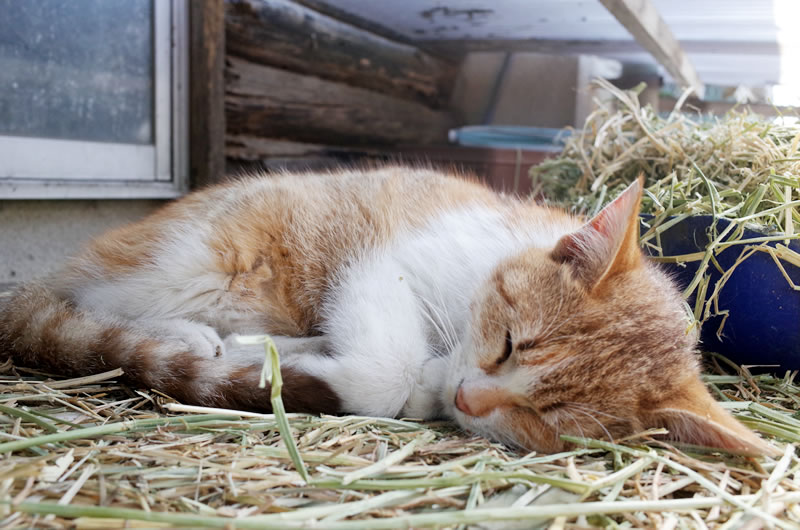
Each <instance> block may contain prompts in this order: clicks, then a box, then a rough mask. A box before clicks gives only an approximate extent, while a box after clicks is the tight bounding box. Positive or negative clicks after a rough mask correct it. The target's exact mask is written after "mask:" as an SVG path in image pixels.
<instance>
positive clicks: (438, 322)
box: [419, 295, 455, 353]
mask: <svg viewBox="0 0 800 530" xmlns="http://www.w3.org/2000/svg"><path fill="white" fill-rule="evenodd" d="M419 299H420V301H421V302H422V309H423V310H422V314H423V316H424V317H425V318H427V319H428V322H430V324H431V326H433V329H434V330H435V331H436V333H437V334H438V335H439V338H440V339H441V340H442V343H443V344H444V347H445V349H446V350H447V351H448V353H450V352H452V351H453V349H454V348H455V340H454V338H453V336H452V335H451V332H450V331H449V330H448V328H447V324H446V322H445V320H444V317H443V316H442V313H441V312H440V311H439V309H438V308H437V307H436V304H434V303H433V302H431V301H430V300H428V299H427V298H425V297H424V296H421V295H420V296H419Z"/></svg>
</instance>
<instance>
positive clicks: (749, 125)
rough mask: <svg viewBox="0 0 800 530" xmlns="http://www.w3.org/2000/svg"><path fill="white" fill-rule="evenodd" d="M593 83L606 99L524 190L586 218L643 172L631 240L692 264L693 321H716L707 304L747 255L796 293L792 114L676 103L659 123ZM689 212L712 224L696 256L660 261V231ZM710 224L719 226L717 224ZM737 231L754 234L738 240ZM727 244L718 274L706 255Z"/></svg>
mask: <svg viewBox="0 0 800 530" xmlns="http://www.w3.org/2000/svg"><path fill="white" fill-rule="evenodd" d="M595 83H596V84H597V85H599V86H600V87H602V88H604V89H605V90H606V91H608V93H610V95H611V96H612V97H611V99H610V100H608V101H605V102H602V103H600V104H599V106H598V108H597V110H595V111H594V112H593V113H592V114H591V115H590V116H589V117H588V118H587V120H586V123H585V125H584V127H583V129H582V130H579V131H574V132H573V134H571V135H570V137H569V138H568V139H567V140H566V142H565V147H564V150H563V152H562V153H561V154H560V155H559V156H558V157H556V158H553V159H551V160H548V161H545V162H544V163H542V164H540V165H538V166H535V167H533V168H531V171H530V174H531V178H532V179H533V187H534V190H535V191H534V192H535V193H537V194H543V195H544V196H546V197H548V198H550V199H551V200H554V202H557V203H560V204H562V205H564V206H567V207H571V208H572V209H573V210H575V211H578V212H581V213H586V214H590V215H591V214H594V213H596V212H597V211H599V210H600V208H601V207H602V206H603V205H604V204H605V203H606V202H608V200H609V199H611V198H613V197H615V196H616V195H617V194H618V193H619V191H621V190H622V189H623V188H624V187H625V186H626V185H628V184H630V183H631V182H632V181H633V180H634V179H636V178H637V176H638V175H640V174H643V175H644V176H645V179H646V182H645V187H646V189H645V195H644V197H643V199H642V213H643V214H648V215H651V216H652V218H651V219H648V220H647V221H646V224H647V226H648V229H647V230H646V231H645V233H644V234H643V236H642V238H641V243H642V244H643V245H644V246H645V247H646V248H648V249H649V250H650V252H651V254H654V255H655V256H654V259H655V260H657V261H661V262H665V263H687V262H699V263H698V265H699V266H698V269H697V272H696V274H695V276H694V279H693V281H692V282H691V283H690V284H689V285H688V287H687V288H686V290H685V291H684V296H685V297H686V298H687V299H689V298H691V297H695V298H696V303H695V305H694V308H693V310H692V311H691V312H692V313H693V316H694V318H695V321H696V322H699V323H703V322H705V321H706V320H708V319H709V318H711V317H714V316H719V315H724V313H725V312H724V311H720V310H719V308H718V307H717V302H718V296H719V291H720V289H721V288H722V287H723V286H724V285H725V282H726V281H727V279H728V278H729V277H730V276H731V274H732V273H733V272H734V270H735V268H736V267H738V266H739V265H740V264H741V263H742V262H744V261H745V260H746V259H748V258H749V257H750V256H752V255H753V254H754V253H756V252H764V253H768V254H769V255H770V256H771V257H772V259H773V261H774V262H775V264H776V266H777V267H778V268H779V269H780V271H781V273H782V275H783V277H784V278H785V279H786V281H787V283H788V285H789V286H790V287H791V288H792V289H794V290H800V286H799V285H796V284H795V283H794V282H793V281H792V279H791V278H790V275H789V274H787V271H786V267H800V254H799V253H798V252H796V251H795V250H793V249H791V248H789V241H790V240H792V239H798V238H800V230H797V229H796V228H795V225H796V224H797V223H800V212H798V207H800V122H797V120H796V117H795V118H791V117H789V118H790V119H786V118H787V117H784V119H783V120H780V121H783V122H784V123H783V124H778V123H777V121H776V120H769V119H765V118H763V117H761V116H758V115H756V114H753V113H751V112H747V111H743V112H736V111H732V112H729V113H728V114H727V115H725V116H724V117H722V118H713V119H711V118H707V117H706V118H703V117H702V116H692V115H691V114H689V113H686V112H680V110H681V107H682V105H683V102H682V100H681V101H678V103H677V106H676V108H675V110H674V111H673V112H672V113H670V114H669V116H667V117H662V116H660V115H659V114H657V113H656V112H655V111H654V110H653V109H652V108H650V107H641V106H640V105H639V101H638V97H637V92H636V91H635V90H634V91H622V90H619V89H618V88H616V87H614V86H613V85H611V84H610V83H608V82H607V81H603V80H599V81H596V82H595ZM686 95H687V96H688V93H687V94H686ZM695 215H710V216H713V217H714V219H715V221H714V224H713V225H712V226H711V229H710V231H709V233H708V243H707V244H706V246H705V249H704V251H702V252H696V253H693V254H684V255H679V256H671V255H665V253H664V252H663V251H662V249H661V240H660V238H661V235H662V234H663V233H664V232H666V231H667V230H669V229H670V228H672V227H674V226H675V225H676V224H678V223H681V222H683V221H685V220H686V219H687V218H689V217H690V216H695ZM717 220H723V221H724V228H719V227H718V225H717ZM744 229H751V230H756V231H758V232H760V235H759V236H758V237H752V236H746V232H745V231H744ZM776 242H777V243H776ZM729 248H732V249H734V250H735V251H737V252H738V254H737V256H738V257H737V259H736V262H735V265H734V266H733V267H731V268H729V269H727V270H725V271H722V269H721V268H720V266H719V264H718V263H717V261H716V259H715V258H716V256H718V255H719V253H720V252H722V251H724V250H726V249H729ZM734 250H731V251H734ZM712 267H716V268H717V269H718V270H720V271H722V272H724V273H725V274H724V276H723V281H721V282H719V283H718V284H717V285H716V286H715V287H716V288H710V287H712V286H710V285H709V271H710V269H711V268H712ZM723 322H724V320H723ZM720 331H721V330H720Z"/></svg>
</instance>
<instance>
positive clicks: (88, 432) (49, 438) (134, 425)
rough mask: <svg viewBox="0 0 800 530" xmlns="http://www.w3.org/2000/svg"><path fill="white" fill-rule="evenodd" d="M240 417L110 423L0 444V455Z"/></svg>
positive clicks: (205, 415) (209, 416)
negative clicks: (120, 434) (115, 434)
mask: <svg viewBox="0 0 800 530" xmlns="http://www.w3.org/2000/svg"><path fill="white" fill-rule="evenodd" d="M239 419H241V418H239V417H238V416H229V415H224V414H202V415H199V416H177V417H172V418H156V419H149V420H127V421H121V422H117V423H109V424H106V425H99V426H97V427H87V428H85V429H73V430H71V431H66V432H56V433H52V434H44V435H42V436H35V437H33V438H28V439H25V440H16V441H13V442H6V443H2V444H0V454H3V453H10V452H13V451H19V450H21V449H28V448H30V447H36V446H39V445H44V444H50V443H57V442H68V441H70V440H81V439H85V438H95V437H97V436H105V435H108V434H114V433H118V432H125V431H136V430H141V429H152V428H153V427H162V426H165V425H180V424H191V423H196V422H200V421H212V420H215V421H230V420H239Z"/></svg>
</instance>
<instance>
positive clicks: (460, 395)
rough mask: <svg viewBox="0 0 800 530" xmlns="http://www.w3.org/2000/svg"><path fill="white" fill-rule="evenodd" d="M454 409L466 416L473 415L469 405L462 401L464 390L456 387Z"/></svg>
mask: <svg viewBox="0 0 800 530" xmlns="http://www.w3.org/2000/svg"><path fill="white" fill-rule="evenodd" d="M456 408H457V409H458V410H460V411H461V412H463V413H464V414H466V415H467V416H474V415H475V414H473V413H472V411H471V410H470V408H469V405H467V402H466V400H465V399H464V389H463V388H461V387H460V386H459V387H458V392H456Z"/></svg>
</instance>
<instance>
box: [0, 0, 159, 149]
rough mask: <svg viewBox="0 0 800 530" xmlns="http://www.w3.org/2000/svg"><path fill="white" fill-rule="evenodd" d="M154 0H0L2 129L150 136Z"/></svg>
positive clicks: (51, 134)
mask: <svg viewBox="0 0 800 530" xmlns="http://www.w3.org/2000/svg"><path fill="white" fill-rule="evenodd" d="M152 10H153V5H152V0H35V1H28V0H0V134H6V135H14V136H35V137H46V138H61V139H70V140H90V141H108V142H123V143H135V144H150V143H153V91H154V88H153V87H154V74H153V22H152V21H153V13H152Z"/></svg>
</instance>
